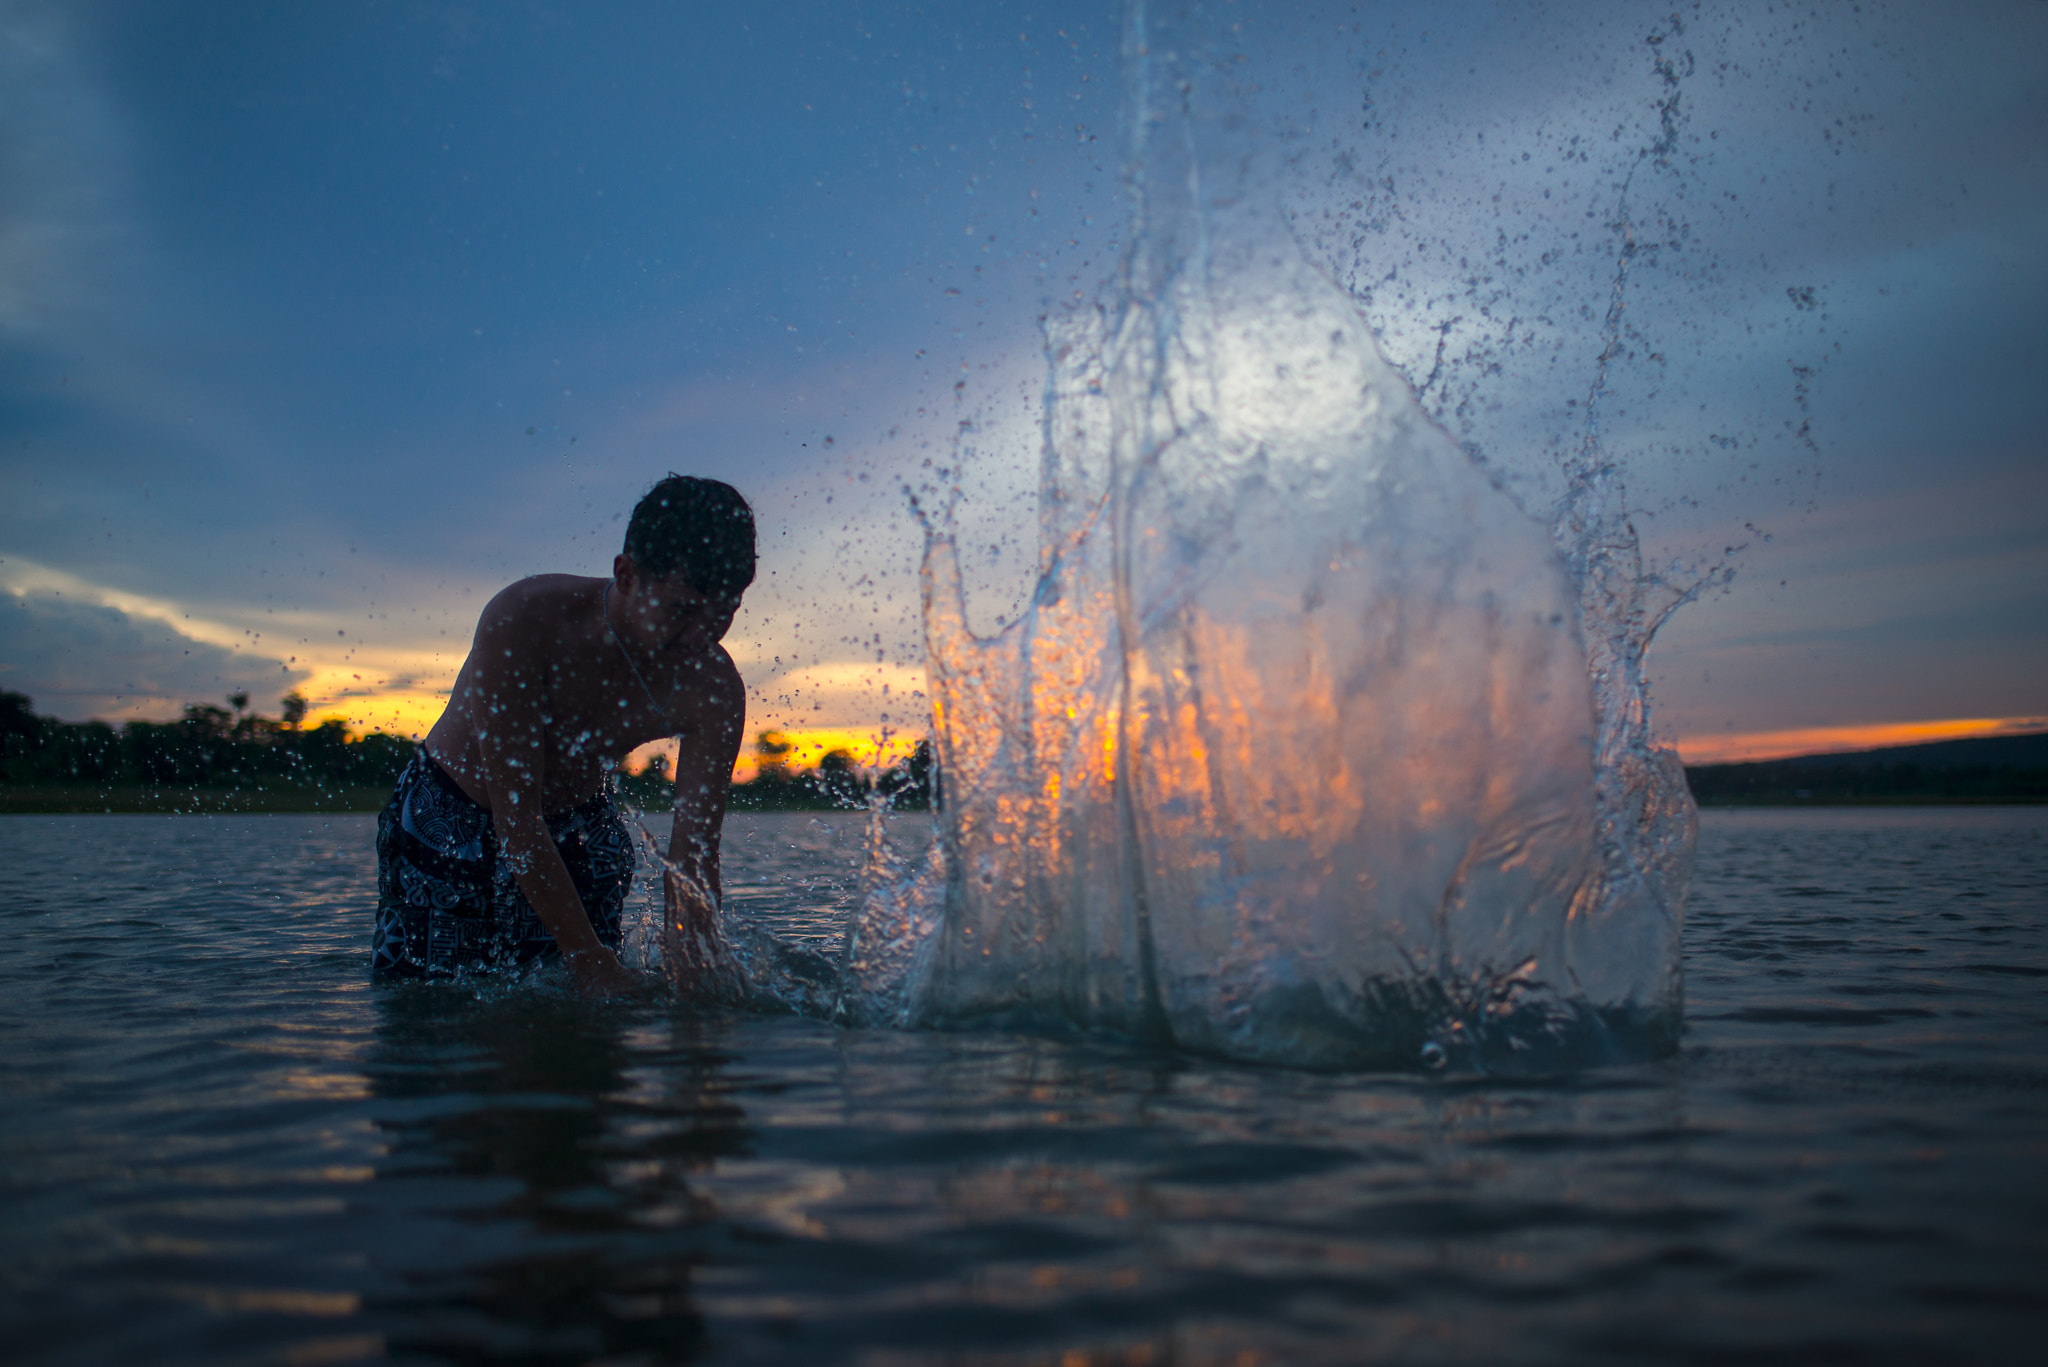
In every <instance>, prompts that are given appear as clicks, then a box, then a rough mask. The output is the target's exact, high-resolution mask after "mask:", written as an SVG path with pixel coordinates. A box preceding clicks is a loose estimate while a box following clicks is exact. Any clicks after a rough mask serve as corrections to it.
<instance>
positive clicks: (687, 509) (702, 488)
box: [626, 474, 754, 598]
mask: <svg viewBox="0 0 2048 1367" xmlns="http://www.w3.org/2000/svg"><path fill="white" fill-rule="evenodd" d="M626 554H627V555H628V556H630V557H632V560H633V564H634V565H635V566H637V567H638V568H639V570H640V571H641V572H642V573H643V574H651V575H653V576H654V577H656V578H657V579H658V578H660V577H662V576H663V575H666V574H670V573H672V572H673V571H675V570H678V569H680V570H685V571H687V572H688V574H689V576H690V585H691V587H692V588H694V589H696V590H697V592H699V593H701V594H704V595H705V596H706V597H709V598H737V597H739V596H740V594H741V593H742V592H744V591H745V589H746V587H747V585H749V584H751V583H753V582H754V510H753V509H752V508H750V507H748V506H747V501H746V499H744V498H742V497H740V491H739V490H737V489H735V488H733V487H732V486H731V485H730V484H725V483H721V482H720V481H718V480H715V479H699V478H697V477H696V476H695V475H675V474H672V475H670V476H669V477H668V478H667V479H664V480H663V481H661V483H659V484H657V485H655V486H654V487H653V488H652V489H649V490H648V491H647V494H646V496H645V497H644V498H642V499H641V500H640V501H639V502H638V503H636V504H634V505H633V520H632V521H630V522H628V523H627V524H626Z"/></svg>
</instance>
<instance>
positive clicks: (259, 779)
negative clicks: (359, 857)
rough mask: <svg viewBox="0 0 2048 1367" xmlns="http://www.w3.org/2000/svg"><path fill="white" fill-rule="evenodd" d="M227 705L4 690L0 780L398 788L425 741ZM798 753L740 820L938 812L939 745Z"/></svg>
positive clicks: (783, 760)
mask: <svg viewBox="0 0 2048 1367" xmlns="http://www.w3.org/2000/svg"><path fill="white" fill-rule="evenodd" d="M227 702H228V704H229V705H228V706H227V707H215V706H213V705H211V704H209V703H190V704H187V706H186V707H185V711H184V715H183V716H182V717H180V718H179V719H178V720H177V721H170V722H149V721H131V722H126V723H123V724H122V725H120V726H118V727H117V726H111V725H109V724H108V723H106V722H103V721H88V722H66V721H59V720H58V719H57V718H55V717H44V716H38V715H37V714H36V712H35V704H34V700H33V699H31V698H30V697H29V696H28V695H27V694H25V693H14V692H0V783H5V784H8V785H14V786H17V787H23V788H26V787H30V786H45V787H76V786H79V785H91V786H94V787H102V788H178V789H213V790H218V789H228V790H251V789H261V790H279V789H293V788H305V789H340V788H370V789H374V788H389V787H390V786H391V785H392V784H393V783H395V782H397V780H398V776H399V774H400V773H401V772H402V771H403V770H404V768H405V766H406V765H407V764H408V763H409V762H410V761H411V759H412V757H413V755H414V754H415V753H416V752H417V750H418V749H419V745H418V742H416V741H413V740H409V739H407V738H405V737H402V736H393V735H388V734H386V733H385V732H382V731H372V732H371V733H370V734H369V735H367V736H362V737H359V738H357V739H353V740H352V739H350V738H349V735H348V729H347V727H346V726H345V725H344V724H343V723H342V722H341V721H339V720H335V719H329V720H327V721H323V722H320V723H319V724H318V725H315V726H307V725H306V724H305V722H306V700H305V699H304V698H303V697H301V696H300V695H299V694H297V693H289V694H286V695H285V698H284V706H283V708H282V715H281V716H279V717H278V718H276V719H272V718H270V717H263V716H258V715H257V714H255V713H254V712H251V711H250V710H249V695H248V694H247V693H234V694H231V695H230V696H229V697H228V699H227ZM793 750H794V747H793V746H792V745H791V744H790V743H789V741H788V740H787V738H785V737H784V736H783V735H782V734H781V733H780V732H777V731H763V732H761V733H760V735H759V736H758V737H756V739H755V744H754V757H755V761H756V774H755V777H754V778H752V779H750V780H748V781H747V782H745V783H736V784H734V785H733V787H732V793H731V797H730V800H729V805H730V806H731V807H732V808H733V809H734V810H735V811H756V812H776V811H830V810H835V809H843V808H862V807H866V806H867V805H868V802H869V800H870V799H871V798H872V797H873V796H875V795H877V794H879V795H881V796H882V797H884V798H886V799H887V800H888V802H889V805H890V806H891V808H892V809H894V810H896V811H928V810H930V809H931V806H932V795H933V792H934V789H935V787H936V778H935V775H934V772H933V766H932V748H931V742H929V741H919V742H918V744H917V748H916V750H915V751H914V752H912V753H911V754H910V755H908V756H906V757H905V758H903V759H901V760H898V761H897V762H896V763H895V764H893V765H890V766H889V767H888V768H886V769H882V770H880V771H871V770H867V769H863V768H862V767H861V766H860V765H859V764H858V763H856V762H855V760H854V758H853V755H852V754H851V753H850V752H848V751H846V750H834V751H832V752H831V753H829V754H827V755H825V756H824V757H823V758H822V759H820V760H819V761H818V763H817V765H816V766H815V767H813V768H809V769H804V768H799V767H798V766H796V765H794V764H792V763H791V761H790V756H791V754H792V752H793ZM620 781H621V785H622V786H623V788H624V789H625V791H626V795H627V796H628V797H629V798H630V799H632V800H633V801H635V802H636V803H638V804H640V805H641V806H643V807H659V806H666V805H668V803H669V801H670V800H671V794H672V789H673V784H672V780H671V777H670V775H669V773H668V766H667V759H666V757H665V756H661V757H657V760H656V763H654V764H653V765H650V766H649V767H648V768H647V769H646V770H645V771H644V772H642V773H640V774H637V775H621V780H620Z"/></svg>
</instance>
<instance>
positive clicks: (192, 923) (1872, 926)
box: [0, 810, 2048, 1367]
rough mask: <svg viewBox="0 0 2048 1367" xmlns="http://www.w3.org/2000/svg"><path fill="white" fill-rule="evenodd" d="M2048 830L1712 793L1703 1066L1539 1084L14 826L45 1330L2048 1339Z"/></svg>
mask: <svg viewBox="0 0 2048 1367" xmlns="http://www.w3.org/2000/svg"><path fill="white" fill-rule="evenodd" d="M2044 822H2048V813H2044V812H2042V811H2039V810H2035V811H2004V812H1999V811H1987V812H1967V811H1964V812H1918V813H1915V812H1876V813H1872V812H1846V813H1825V812H1799V813H1771V812H1751V813H1708V815H1707V820H1706V822H1705V823H1704V828H1703V834H1702V843H1701V864H1700V874H1699V881H1698V885H1697V890H1696V893H1695V899H1696V900H1695V902H1694V910H1693V914H1692V915H1691V917H1690V918H1689V923H1690V929H1689V932H1688V933H1689V936H1690V939H1689V943H1688V954H1689V958H1690V972H1689V979H1690V981H1691V983H1692V993H1693V1006H1692V1015H1691V1022H1690V1026H1689V1033H1688V1036H1687V1039H1686V1043H1685V1045H1684V1047H1683V1048H1682V1049H1681V1050H1680V1051H1679V1052H1678V1053H1677V1054H1676V1055H1674V1056H1673V1057H1671V1058H1669V1059H1667V1060H1663V1061H1661V1062H1657V1063H1651V1064H1642V1065H1634V1066H1630V1067H1625V1068H1613V1069H1603V1070H1591V1071H1584V1072H1579V1073H1576V1074H1571V1075H1567V1076H1563V1077H1556V1078H1528V1079H1521V1080H1502V1079H1483V1078H1472V1077H1465V1078H1458V1077H1452V1076H1446V1075H1421V1074H1414V1073H1398V1074H1374V1073H1351V1074H1343V1073H1305V1072H1300V1071H1294V1070H1287V1069H1275V1068H1265V1067H1253V1066H1245V1065H1233V1064H1227V1063H1220V1062H1216V1061H1213V1060H1204V1059H1199V1058H1195V1057H1191V1056H1189V1055H1187V1054H1186V1053H1182V1052H1174V1051H1166V1050H1153V1049H1148V1048H1144V1047H1137V1046H1132V1045H1130V1044H1128V1043H1120V1042H1117V1041H1114V1040H1104V1039H1096V1038H1091V1037H1087V1036H1078V1035H1065V1036H1058V1035H1049V1036H1032V1035H1020V1034H1015V1033H1008V1032H1001V1031H963V1032H957V1033H943V1032H933V1031H926V1032H898V1031H888V1030H846V1029H839V1028H837V1027H834V1026H832V1025H831V1024H829V1023H827V1022H825V1021H822V1020H819V1019H817V1018H814V1017H809V1018H807V1017H802V1016H796V1015H790V1014H783V1015H767V1014H760V1013H752V1012H741V1011H717V1012H712V1013H708V1014H704V1015H700V1016H693V1015H691V1014H690V1013H688V1012H679V1011H676V1010H674V1009H673V1008H671V1007H670V1005H669V1004H668V1003H667V1002H666V1001H664V1000H662V999H661V997H660V995H659V994H658V993H657V994H654V995H652V996H650V998H649V999H647V1000H643V1001H638V1002H625V1003H617V1004H613V1005H608V1006H591V1005H588V1004H585V1003H581V1002H578V1001H575V1000H573V999H571V998H569V997H568V996H566V994H565V993H564V992H563V991H562V990H561V984H560V983H559V982H557V981H556V980H555V979H553V978H551V977H549V976H547V975H542V976H540V977H539V978H537V979H535V980H534V981H531V982H527V983H514V984H500V985H493V986H491V987H489V988H487V989H485V990H481V991H479V990H477V989H476V988H475V987H473V986H470V987H465V986H460V985H447V986H444V985H424V986H420V985H412V986H406V985H394V986H391V987H372V986H371V984H370V983H369V981H368V973H367V954H368V934H369V913H370V906H371V900H372V896H373V893H372V888H373V884H372V881H371V874H372V869H371V864H370V857H369V846H370V839H371V827H370V823H369V821H368V819H350V820H346V821H334V820H329V821H321V820H319V819H317V818H315V819H304V818H279V817H235V818H223V819H217V820H207V819H201V818H177V819H174V820H165V819H162V818H147V817H135V818H122V817H93V818H9V819H6V820H4V821H0V927H4V930H5V933H6V935H7V938H8V943H9V944H10V946H11V948H12V952H11V953H10V954H9V955H8V956H5V957H4V958H0V1032H4V1036H0V1037H4V1039H5V1040H6V1043H7V1047H6V1049H5V1050H4V1051H0V1158H4V1160H5V1161H4V1162H0V1240H4V1242H0V1314H4V1316H5V1324H6V1328H7V1331H8V1345H7V1355H8V1360H9V1361H10V1362H20V1363H25V1364H51V1365H52V1367H54V1365H55V1364H59V1363H64V1364H70V1363H80V1362H121V1363H148V1364H154V1363H193V1364H202V1363H203V1364H208V1367H211V1365H212V1364H216V1363H223V1362H227V1363H290V1362H346V1361H359V1360H376V1359H382V1358H387V1357H389V1358H397V1359H399V1360H403V1361H410V1362H443V1363H449V1362H452V1363H528V1364H553V1363H562V1364H568V1363H585V1362H593V1361H596V1362H619V1363H657V1362H661V1363H666V1362H686V1361H687V1362H705V1363H739V1362H764V1361H765V1362H787V1361H801V1362H805V1363H812V1362H816V1363H839V1362H862V1363H876V1362H880V1363H897V1362H901V1363H934V1364H937V1363H961V1362H972V1363H993V1364H1013V1363H1014V1364H1020V1367H1021V1365H1022V1364H1040V1363H1051V1362H1065V1361H1080V1362H1086V1363H1125V1362H1150V1363H1201V1364H1208V1363H1236V1362H1239V1361H1250V1362H1256V1363H1279V1362H1286V1363H1296V1362H1304V1363H1330V1364H1352V1363H1356V1362H1359V1361H1377V1360H1382V1359H1384V1360H1387V1361H1395V1362H1501V1363H1560V1364H1562V1363H1569V1364H1574V1367H1577V1364H1583V1363H1586V1362H1606V1361H1615V1362H1670V1361H1727V1360H1734V1359H1736V1358H1747V1357H1761V1358H1764V1359H1766V1360H1777V1361H1785V1362H1792V1361H1799V1362H1804V1361H1841V1362H1900V1363H1906V1362H1914V1363H1918V1362H1924V1361H1955V1360H1967V1361H1976V1362H1998V1361H2015V1362H2017V1361H2031V1360H2032V1357H2033V1356H2037V1355H2038V1344H2039V1341H2040V1336H2041V1334H2042V1332H2043V1331H2044V1330H2048V1312H2044V1310H2043V1307H2042V1304H2041V1301H2040V1296H2039V1287H2038V1282H2039V1269H2040V1267H2041V1266H2042V1264H2043V1260H2044V1257H2048V1237H2044V1230H2048V1201H2044V1198H2043V1195H2042V1186H2041V1180H2040V1173H2041V1171H2042V1170H2043V1165H2044V1164H2048V1140H2044V1139H2043V1136H2044V1135H2048V1067H2044V1064H2043V1060H2044V1059H2048V1015H2044V1012H2043V1010H2042V1005H2041V993H2040V988H2041V984H2042V982H2043V981H2044V980H2048V902H2044V892H2043V890H2044V889H2048V825H2044ZM733 839H734V842H735V844H734V849H733V852H732V857H733V872H734V878H735V884H734V894H735V895H734V898H733V905H734V914H735V915H736V916H737V917H738V918H739V919H740V920H741V922H742V926H741V933H742V935H743V936H745V935H752V934H761V935H766V934H767V933H768V932H774V933H775V934H776V935H779V936H782V937H785V938H788V939H789V940H791V941H792V942H794V943H796V944H797V945H799V946H803V945H823V944H829V943H831V942H832V939H833V935H834V933H835V932H836V931H843V926H844V918H845V916H846V915H847V914H848V912H849V909H850V908H851V907H852V906H853V905H854V904H855V902H856V900H857V898H858V893H859V884H858V864H859V860H860V851H861V832H860V819H859V818H858V817H854V816H849V817H845V818H839V817H828V818H825V819H822V820H820V819H817V818H813V817H809V816H803V815H791V816H786V817H753V818H748V819H746V820H742V821H739V822H737V823H736V824H735V828H734V832H733ZM52 850H60V851H63V852H64V854H65V855H66V857H65V858H63V859H61V860H53V859H51V858H49V857H48V853H49V852H50V851H52ZM83 870H91V871H93V873H94V875H95V876H93V877H80V876H77V875H78V874H79V873H80V872H81V871H83Z"/></svg>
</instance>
